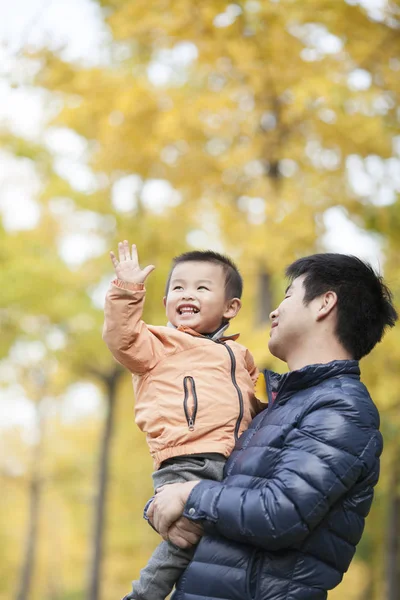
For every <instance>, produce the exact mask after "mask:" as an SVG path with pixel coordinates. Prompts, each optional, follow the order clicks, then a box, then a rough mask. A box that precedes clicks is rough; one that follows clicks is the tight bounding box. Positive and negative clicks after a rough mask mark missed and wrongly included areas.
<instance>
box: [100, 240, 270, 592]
mask: <svg viewBox="0 0 400 600" xmlns="http://www.w3.org/2000/svg"><path fill="white" fill-rule="evenodd" d="M118 250H119V261H118V260H117V258H116V257H115V255H114V253H113V252H111V260H112V263H113V265H114V269H115V273H116V275H117V279H115V280H114V281H113V282H112V285H111V288H110V290H109V291H108V293H107V297H106V306H105V323H104V332H103V338H104V340H105V342H106V344H107V345H108V347H109V349H110V350H111V352H112V354H113V355H114V357H115V358H116V359H117V360H118V361H119V362H120V363H121V364H122V365H124V366H125V367H126V368H127V369H129V371H130V372H131V373H132V375H133V385H134V390H135V420H136V423H137V425H138V426H139V427H140V429H141V430H142V431H144V432H145V433H146V434H147V442H148V445H149V449H150V453H151V455H152V457H153V459H154V467H155V472H154V473H153V482H154V488H155V489H157V488H159V487H161V486H162V485H165V484H169V483H176V482H184V481H191V480H197V479H214V480H218V481H220V480H221V479H222V474H223V468H224V464H225V461H226V458H227V457H228V456H229V454H230V453H231V451H232V449H233V446H234V444H235V441H236V440H237V439H238V437H239V435H240V434H241V433H242V432H243V431H244V430H245V429H247V427H248V426H249V423H250V421H251V420H252V418H253V417H254V416H255V414H256V413H257V412H259V410H260V408H261V407H260V403H259V401H258V400H257V399H256V397H255V395H254V385H255V382H256V380H257V377H258V371H257V368H256V366H255V365H254V361H253V358H252V356H251V354H250V352H249V351H248V350H247V349H246V348H244V347H243V346H241V345H240V344H238V343H237V342H236V339H237V337H238V336H237V335H235V336H227V337H225V336H224V332H225V330H226V329H227V327H228V326H229V322H230V320H231V319H233V318H234V317H235V316H236V315H237V313H238V312H239V310H240V307H241V300H240V297H241V295H242V287H243V282H242V278H241V276H240V273H239V271H238V269H237V267H236V266H235V264H234V263H233V262H232V261H231V260H230V259H229V258H227V257H225V256H223V255H221V254H218V253H216V252H212V251H204V252H202V251H194V252H187V253H185V254H182V255H181V256H178V257H177V258H175V259H174V261H173V266H172V269H171V272H170V275H169V279H168V282H167V287H166V295H165V297H164V306H165V308H166V314H167V318H168V320H169V323H168V326H167V327H155V326H152V325H146V324H145V323H144V322H143V321H142V320H141V317H142V310H143V304H144V298H145V288H144V282H145V280H146V278H147V277H148V275H149V274H150V273H151V272H152V271H153V269H154V268H155V267H154V266H153V265H150V266H147V267H146V268H144V269H141V268H140V266H139V262H138V255H137V250H136V246H135V245H133V246H132V251H131V252H130V249H129V244H128V242H127V241H126V240H125V241H124V242H121V243H119V244H118ZM193 552H194V549H190V550H182V549H180V548H177V547H176V546H174V545H173V544H171V543H169V542H165V541H164V542H162V543H161V544H160V545H159V546H158V547H157V548H156V550H155V552H154V554H153V556H152V557H151V559H150V561H149V563H148V565H147V566H146V567H145V568H144V569H143V570H142V571H141V574H140V579H139V580H138V581H136V582H133V591H132V593H131V594H129V595H128V596H126V597H125V599H126V600H128V599H134V600H164V599H165V598H166V597H167V596H168V594H169V593H170V592H171V590H172V588H173V586H174V584H175V582H176V581H177V580H178V578H179V576H180V575H181V573H182V571H183V570H184V569H185V568H186V566H187V564H188V563H189V562H190V560H191V557H192V555H193Z"/></svg>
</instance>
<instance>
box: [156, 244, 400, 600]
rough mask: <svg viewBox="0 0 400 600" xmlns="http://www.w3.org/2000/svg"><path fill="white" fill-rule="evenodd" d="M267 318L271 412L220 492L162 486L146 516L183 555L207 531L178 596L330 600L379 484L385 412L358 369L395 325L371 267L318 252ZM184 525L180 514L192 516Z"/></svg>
mask: <svg viewBox="0 0 400 600" xmlns="http://www.w3.org/2000/svg"><path fill="white" fill-rule="evenodd" d="M287 276H288V279H289V282H290V285H289V287H288V288H287V290H286V294H285V298H284V300H283V301H282V303H281V304H280V305H279V307H278V308H277V309H276V310H275V311H273V312H272V313H271V320H272V328H271V334H270V341H269V349H270V351H271V352H272V354H274V355H275V356H277V357H278V358H280V359H281V360H283V361H285V362H286V363H287V365H288V367H289V372H288V373H286V374H284V375H281V376H279V375H277V374H275V373H271V372H266V373H265V377H266V384H267V390H268V396H269V405H268V408H267V409H265V410H264V411H263V412H261V413H260V414H259V415H258V416H257V417H256V418H255V419H254V420H253V421H252V424H251V426H250V428H249V429H248V430H247V431H245V432H244V433H243V435H242V436H241V437H240V439H239V441H238V442H237V444H236V447H235V449H234V451H233V453H232V455H231V457H230V459H229V460H228V462H227V464H226V468H225V472H224V475H225V478H224V480H223V481H222V482H211V481H202V482H199V483H196V482H189V483H183V484H174V485H170V486H165V487H164V488H162V489H161V490H160V491H159V493H157V495H156V498H155V500H154V502H153V503H152V505H151V507H150V510H149V516H150V519H151V520H152V522H153V524H154V526H155V528H156V529H157V530H158V531H159V532H160V534H161V535H162V536H163V537H165V538H168V539H170V541H172V542H173V543H175V544H177V545H181V546H185V545H189V544H191V543H194V542H196V541H197V540H198V539H199V537H200V536H201V535H202V534H203V533H204V535H203V537H202V539H201V541H200V543H199V545H198V548H197V550H196V552H195V555H194V558H193V561H192V562H191V564H190V565H189V566H188V568H187V569H186V571H185V573H184V574H183V576H182V577H181V579H180V581H179V584H178V586H177V590H176V592H175V595H174V600H193V599H194V598H196V600H201V599H202V598H204V599H207V600H211V599H217V598H219V599H221V598H224V599H225V600H228V599H229V600H243V599H246V600H253V599H257V600H325V599H326V598H327V591H328V590H330V589H332V588H334V587H335V586H337V585H338V584H339V583H340V581H341V579H342V577H343V573H344V572H345V571H346V570H347V569H348V567H349V564H350V562H351V560H352V557H353V555H354V552H355V547H356V545H357V543H358V542H359V540H360V538H361V535H362V532H363V528H364V521H365V517H366V516H367V514H368V512H369V509H370V506H371V502H372V498H373V488H374V486H375V485H376V483H377V481H378V477H379V456H380V454H381V451H382V438H381V434H380V433H379V430H378V428H379V415H378V412H377V409H376V408H375V405H374V404H373V402H372V400H371V398H370V396H369V394H368V391H367V389H366V388H365V386H364V385H363V384H362V383H361V382H360V380H359V375H360V371H359V366H358V360H359V359H360V358H362V357H363V356H365V355H366V354H368V353H369V352H370V351H371V350H372V348H373V347H374V346H375V344H376V343H377V342H379V341H380V340H381V338H382V336H383V333H384V330H385V329H386V327H387V326H390V327H392V326H393V325H394V324H395V321H396V320H397V313H396V311H395V309H394V307H393V304H392V299H391V293H390V291H389V290H388V288H387V287H386V286H385V284H384V283H383V281H382V279H381V277H380V276H377V275H376V274H375V273H374V271H373V270H372V268H371V267H370V266H369V265H366V264H365V263H363V262H362V261H361V260H359V259H357V258H355V257H352V256H346V255H341V254H316V255H313V256H309V257H306V258H302V259H300V260H298V261H296V262H294V263H293V264H292V265H290V266H289V267H288V269H287ZM182 515H183V516H182Z"/></svg>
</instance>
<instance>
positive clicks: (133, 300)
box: [103, 280, 166, 374]
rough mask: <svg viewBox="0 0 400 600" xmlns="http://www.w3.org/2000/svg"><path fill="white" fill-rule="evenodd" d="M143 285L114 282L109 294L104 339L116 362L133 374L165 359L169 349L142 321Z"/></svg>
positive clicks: (150, 367)
mask: <svg viewBox="0 0 400 600" xmlns="http://www.w3.org/2000/svg"><path fill="white" fill-rule="evenodd" d="M145 293H146V290H145V287H144V285H143V284H128V283H124V282H122V281H120V280H114V281H113V282H112V284H111V286H110V289H109V290H108V292H107V296H106V303H105V309H104V315H105V318H104V327H103V339H104V341H105V342H106V344H107V346H108V348H109V349H110V351H111V353H112V354H113V356H114V358H115V359H116V360H117V361H118V362H120V363H121V364H122V365H124V367H126V368H127V369H129V371H131V373H137V374H141V373H144V372H146V371H148V370H150V369H152V368H153V367H155V365H156V364H157V363H158V362H159V361H160V360H161V359H162V358H163V356H164V355H165V352H166V351H165V347H164V345H163V343H162V341H161V340H160V339H159V338H157V336H156V335H154V334H153V333H152V332H151V331H150V330H149V329H148V327H147V325H146V323H145V322H144V321H142V312H143V304H144V298H145Z"/></svg>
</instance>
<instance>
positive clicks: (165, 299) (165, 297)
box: [162, 296, 167, 308]
mask: <svg viewBox="0 0 400 600" xmlns="http://www.w3.org/2000/svg"><path fill="white" fill-rule="evenodd" d="M162 301H163V304H164V308H166V307H167V296H164V298H163V299H162Z"/></svg>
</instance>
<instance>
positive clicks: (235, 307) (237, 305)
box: [223, 298, 242, 319]
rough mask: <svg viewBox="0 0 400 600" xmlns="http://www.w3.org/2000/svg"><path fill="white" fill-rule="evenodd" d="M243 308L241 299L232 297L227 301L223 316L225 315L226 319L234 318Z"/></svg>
mask: <svg viewBox="0 0 400 600" xmlns="http://www.w3.org/2000/svg"><path fill="white" fill-rule="evenodd" d="M241 308H242V302H241V300H239V298H232V299H231V300H229V302H228V303H227V306H226V309H225V312H224V315H223V316H224V317H225V319H233V317H236V315H237V314H238V312H239V310H240V309H241Z"/></svg>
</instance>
